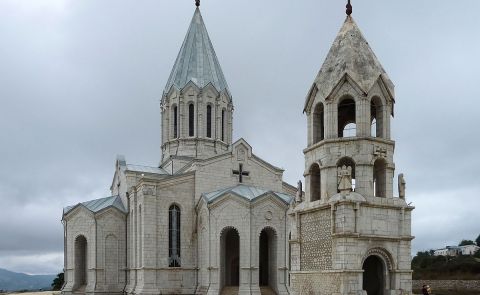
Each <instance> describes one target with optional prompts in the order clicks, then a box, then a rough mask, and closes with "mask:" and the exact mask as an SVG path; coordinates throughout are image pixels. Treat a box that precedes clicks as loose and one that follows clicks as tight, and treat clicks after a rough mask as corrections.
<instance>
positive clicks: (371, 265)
mask: <svg viewBox="0 0 480 295" xmlns="http://www.w3.org/2000/svg"><path fill="white" fill-rule="evenodd" d="M384 289H385V270H384V265H383V262H382V260H381V259H380V258H379V257H377V256H369V257H368V258H367V259H366V260H365V262H364V263H363V290H365V291H367V294H368V295H383V294H384V292H383V290H384Z"/></svg>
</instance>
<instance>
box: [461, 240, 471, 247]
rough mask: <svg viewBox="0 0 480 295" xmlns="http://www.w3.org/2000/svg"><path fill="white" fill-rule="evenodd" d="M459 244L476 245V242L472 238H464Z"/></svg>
mask: <svg viewBox="0 0 480 295" xmlns="http://www.w3.org/2000/svg"><path fill="white" fill-rule="evenodd" d="M458 245H459V246H466V245H475V242H474V241H472V240H462V241H461V242H460V244H458Z"/></svg>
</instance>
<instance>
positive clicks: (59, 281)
mask: <svg viewBox="0 0 480 295" xmlns="http://www.w3.org/2000/svg"><path fill="white" fill-rule="evenodd" d="M63 282H64V278H63V272H61V273H59V274H58V275H57V277H56V278H55V279H53V283H52V289H53V291H59V290H60V289H62V287H63Z"/></svg>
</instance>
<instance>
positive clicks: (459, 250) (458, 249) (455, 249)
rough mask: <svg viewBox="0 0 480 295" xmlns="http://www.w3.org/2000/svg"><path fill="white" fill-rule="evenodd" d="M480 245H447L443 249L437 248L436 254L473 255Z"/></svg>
mask: <svg viewBox="0 0 480 295" xmlns="http://www.w3.org/2000/svg"><path fill="white" fill-rule="evenodd" d="M478 250H480V247H479V246H477V245H465V246H447V247H445V248H443V249H438V250H435V251H434V253H433V255H434V256H458V255H473V254H475V253H476V252H477V251H478Z"/></svg>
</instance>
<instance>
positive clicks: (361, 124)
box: [355, 96, 371, 137]
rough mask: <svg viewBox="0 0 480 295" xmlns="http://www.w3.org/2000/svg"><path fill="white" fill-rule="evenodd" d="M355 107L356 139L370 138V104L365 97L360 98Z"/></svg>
mask: <svg viewBox="0 0 480 295" xmlns="http://www.w3.org/2000/svg"><path fill="white" fill-rule="evenodd" d="M355 106H356V110H355V112H356V118H355V120H356V122H357V137H366V136H370V132H371V125H370V118H371V117H370V103H369V100H368V99H367V97H366V96H363V97H361V99H360V101H357V103H356V104H355Z"/></svg>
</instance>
